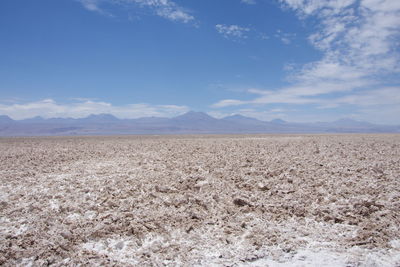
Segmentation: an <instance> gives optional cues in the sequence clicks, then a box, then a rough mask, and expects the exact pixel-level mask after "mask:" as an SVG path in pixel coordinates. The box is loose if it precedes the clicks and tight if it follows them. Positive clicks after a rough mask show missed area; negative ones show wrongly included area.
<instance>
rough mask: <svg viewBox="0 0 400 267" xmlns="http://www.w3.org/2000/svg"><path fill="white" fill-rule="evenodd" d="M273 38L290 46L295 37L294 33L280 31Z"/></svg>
mask: <svg viewBox="0 0 400 267" xmlns="http://www.w3.org/2000/svg"><path fill="white" fill-rule="evenodd" d="M275 37H276V38H278V39H279V40H281V41H282V43H284V44H286V45H288V44H291V43H292V41H293V39H294V38H295V37H296V34H295V33H288V32H283V31H282V30H279V29H278V30H277V31H276V33H275Z"/></svg>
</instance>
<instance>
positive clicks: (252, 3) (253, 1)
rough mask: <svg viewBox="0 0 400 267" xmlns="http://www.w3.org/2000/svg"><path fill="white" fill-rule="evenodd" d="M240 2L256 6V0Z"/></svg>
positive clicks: (242, 0)
mask: <svg viewBox="0 0 400 267" xmlns="http://www.w3.org/2000/svg"><path fill="white" fill-rule="evenodd" d="M240 2H242V3H244V4H248V5H255V4H256V0H241V1H240Z"/></svg>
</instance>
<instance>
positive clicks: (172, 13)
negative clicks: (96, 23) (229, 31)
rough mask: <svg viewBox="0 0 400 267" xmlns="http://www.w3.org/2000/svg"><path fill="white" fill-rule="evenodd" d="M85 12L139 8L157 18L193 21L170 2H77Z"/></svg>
mask: <svg viewBox="0 0 400 267" xmlns="http://www.w3.org/2000/svg"><path fill="white" fill-rule="evenodd" d="M77 1H79V2H80V3H81V4H82V5H83V6H84V7H85V8H86V9H87V10H89V11H95V12H98V13H100V14H110V13H109V12H107V11H106V10H105V8H103V6H104V5H106V4H107V5H116V6H132V5H135V6H139V7H141V8H149V9H150V10H152V12H153V13H154V14H156V15H157V16H160V17H163V18H165V19H168V20H171V21H177V22H183V23H188V22H191V21H194V17H193V16H192V15H191V14H190V12H189V11H188V10H187V9H185V8H183V7H181V6H179V5H178V4H176V3H175V2H173V1H171V0H77Z"/></svg>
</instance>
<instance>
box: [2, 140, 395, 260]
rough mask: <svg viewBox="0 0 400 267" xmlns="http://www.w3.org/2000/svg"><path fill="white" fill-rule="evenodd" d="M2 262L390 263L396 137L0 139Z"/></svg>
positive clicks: (392, 238) (393, 217)
mask: <svg viewBox="0 0 400 267" xmlns="http://www.w3.org/2000/svg"><path fill="white" fill-rule="evenodd" d="M0 179H1V183H0V265H5V266H15V265H19V266H42V265H54V266H65V265H67V266H76V265H112V266H131V265H140V266H163V265H169V266H175V265H183V266H196V265H203V266H213V265H216V266H246V265H251V266H348V267H351V266H400V135H297V136H296V135H276V136H274V135H252V136H250V135H241V136H153V137H145V136H119V137H51V138H50V137H49V138H1V139H0Z"/></svg>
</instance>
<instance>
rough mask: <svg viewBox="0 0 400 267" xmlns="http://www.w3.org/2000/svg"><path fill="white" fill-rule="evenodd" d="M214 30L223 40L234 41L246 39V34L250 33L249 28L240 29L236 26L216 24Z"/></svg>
mask: <svg viewBox="0 0 400 267" xmlns="http://www.w3.org/2000/svg"><path fill="white" fill-rule="evenodd" d="M215 29H216V30H217V32H219V33H220V34H222V35H223V36H224V37H225V38H236V39H245V38H247V35H246V33H248V32H249V31H250V28H246V27H241V26H238V25H225V24H217V25H215Z"/></svg>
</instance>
